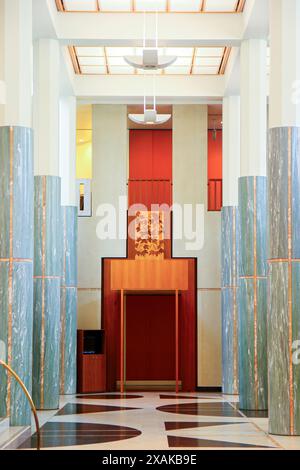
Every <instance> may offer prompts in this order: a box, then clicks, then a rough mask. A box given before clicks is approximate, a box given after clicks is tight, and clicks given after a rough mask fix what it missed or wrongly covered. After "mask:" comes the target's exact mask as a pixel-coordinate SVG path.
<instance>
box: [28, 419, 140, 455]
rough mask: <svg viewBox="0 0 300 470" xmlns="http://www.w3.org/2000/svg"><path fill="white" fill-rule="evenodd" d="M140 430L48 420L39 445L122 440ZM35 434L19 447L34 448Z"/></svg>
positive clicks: (84, 443)
mask: <svg viewBox="0 0 300 470" xmlns="http://www.w3.org/2000/svg"><path fill="white" fill-rule="evenodd" d="M141 434H142V433H141V431H139V430H137V429H134V428H128V427H124V426H113V425H110V424H93V423H67V422H65V423H62V422H49V423H46V424H45V425H44V426H43V427H42V428H41V447H42V448H49V447H68V446H80V445H89V444H103V443H107V442H115V441H123V440H125V439H132V438H134V437H137V436H140V435H141ZM36 439H37V436H36V434H34V435H33V436H32V437H31V438H29V439H27V441H25V442H24V443H23V444H22V445H21V446H20V447H19V449H32V448H36Z"/></svg>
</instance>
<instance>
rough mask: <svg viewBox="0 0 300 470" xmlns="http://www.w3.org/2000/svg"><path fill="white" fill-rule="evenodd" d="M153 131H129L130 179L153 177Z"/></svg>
mask: <svg viewBox="0 0 300 470" xmlns="http://www.w3.org/2000/svg"><path fill="white" fill-rule="evenodd" d="M152 153H153V150H152V131H148V130H146V131H140V130H131V131H130V133H129V155H130V158H129V179H150V178H152V174H153V170H152V166H153V162H152Z"/></svg>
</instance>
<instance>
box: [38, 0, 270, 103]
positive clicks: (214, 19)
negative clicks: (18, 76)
mask: <svg viewBox="0 0 300 470" xmlns="http://www.w3.org/2000/svg"><path fill="white" fill-rule="evenodd" d="M62 2H63V6H64V7H65V9H67V10H68V12H65V13H64V12H62V11H60V9H59V8H58V7H59V5H61V4H62ZM153 2H155V0H147V1H146V2H145V0H100V1H99V2H96V0H33V14H34V17H33V20H34V39H35V40H37V39H39V38H53V39H57V40H58V41H59V42H60V44H61V52H62V66H61V77H62V79H61V81H62V87H61V89H62V93H63V94H66V93H70V94H75V95H76V96H77V97H78V99H79V100H81V101H82V102H87V103H92V102H98V103H101V102H103V103H104V102H105V103H124V104H130V103H132V104H138V103H142V101H143V94H144V93H145V90H146V93H149V92H150V93H151V90H152V89H153V79H152V76H148V75H147V74H146V75H145V77H144V78H143V77H141V74H142V75H143V72H141V71H137V70H134V69H131V68H130V67H128V66H127V64H126V63H125V62H124V58H123V57H124V55H125V54H127V53H129V54H131V53H132V52H140V50H141V49H140V48H141V46H142V44H143V15H142V14H133V13H131V12H132V11H133V9H135V11H143V9H144V8H145V5H146V7H148V9H149V8H152V10H153V5H154V3H153ZM158 2H159V3H158V4H156V7H155V8H158V9H160V10H161V11H162V13H161V14H160V15H159V28H158V33H159V36H158V44H159V48H160V50H161V52H168V53H174V54H175V55H177V56H178V60H177V62H176V63H174V65H173V66H172V67H171V68H170V69H169V70H167V71H166V72H160V73H159V75H158V76H157V79H156V95H157V102H158V104H175V103H220V102H221V101H222V98H223V96H224V95H226V94H227V93H231V94H235V93H239V73H240V71H239V67H240V65H239V48H240V44H241V42H242V41H243V40H244V39H246V38H248V37H255V38H265V39H267V38H268V34H269V24H268V3H269V0H246V3H245V8H244V12H243V13H241V14H236V13H231V12H232V11H234V10H235V8H236V6H237V4H238V2H237V1H236V0H234V1H233V0H206V1H205V2H204V3H205V12H206V13H205V12H204V13H201V12H200V10H201V9H202V8H203V5H204V3H203V0H200V1H199V0H158ZM157 5H158V7H157ZM159 5H161V6H160V7H159ZM83 9H84V10H85V11H89V12H94V13H84V11H83ZM71 10H72V11H73V13H72V12H70V11H71ZM74 10H75V11H77V12H74ZM99 10H100V12H99ZM120 10H122V12H121V13H120ZM102 11H103V12H104V11H105V13H103V14H101V12H102ZM167 11H173V12H177V13H174V14H166V13H165V12H167ZM182 11H185V13H180V12H182ZM218 12H221V13H218ZM151 17H152V20H151ZM148 23H149V32H148V37H149V38H153V37H154V35H153V33H154V32H155V27H154V26H155V25H154V23H155V21H154V17H153V15H151V14H150V15H149V21H148ZM147 29H148V28H147ZM149 45H150V44H149ZM69 48H76V51H77V53H78V54H77V55H78V59H77V58H76V60H78V63H79V67H80V68H81V72H83V73H82V74H80V73H78V72H77V73H74V65H73V63H72V60H71V56H70V53H69ZM225 48H228V49H229V50H230V48H231V53H230V57H229V60H228V64H227V68H226V71H225V74H224V75H222V74H218V73H217V72H218V70H219V68H220V60H221V59H220V58H221V51H224V50H225ZM75 57H76V56H75ZM79 72H80V70H79Z"/></svg>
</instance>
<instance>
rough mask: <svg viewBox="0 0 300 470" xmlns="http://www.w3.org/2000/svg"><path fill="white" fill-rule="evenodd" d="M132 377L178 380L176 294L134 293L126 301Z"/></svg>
mask: <svg viewBox="0 0 300 470" xmlns="http://www.w3.org/2000/svg"><path fill="white" fill-rule="evenodd" d="M126 334H127V338H126V359H127V373H126V375H127V379H128V380H174V379H175V296H174V295H151V296H149V295H148V296H144V295H130V296H128V297H127V302H126Z"/></svg>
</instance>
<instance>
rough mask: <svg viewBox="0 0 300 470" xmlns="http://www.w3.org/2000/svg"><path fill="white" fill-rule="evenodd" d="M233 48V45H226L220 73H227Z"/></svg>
mask: <svg viewBox="0 0 300 470" xmlns="http://www.w3.org/2000/svg"><path fill="white" fill-rule="evenodd" d="M231 49H232V48H231V47H225V50H224V54H223V57H222V61H221V64H220V68H219V72H218V75H224V74H225V72H226V68H227V64H228V61H229V57H230V53H231Z"/></svg>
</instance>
